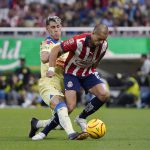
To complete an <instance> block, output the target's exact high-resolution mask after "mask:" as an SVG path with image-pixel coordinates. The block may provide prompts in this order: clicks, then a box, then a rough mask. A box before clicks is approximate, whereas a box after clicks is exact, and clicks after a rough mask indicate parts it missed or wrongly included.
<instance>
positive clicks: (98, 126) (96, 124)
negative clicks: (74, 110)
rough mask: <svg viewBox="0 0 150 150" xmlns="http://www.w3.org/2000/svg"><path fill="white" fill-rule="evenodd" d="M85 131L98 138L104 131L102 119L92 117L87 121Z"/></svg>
mask: <svg viewBox="0 0 150 150" xmlns="http://www.w3.org/2000/svg"><path fill="white" fill-rule="evenodd" d="M86 131H87V133H88V134H89V136H90V137H91V138H93V139H99V138H101V137H103V136H104V135H105V133H106V126H105V124H104V122H103V121H101V120H99V119H92V120H90V121H89V122H88V124H87V127H86Z"/></svg>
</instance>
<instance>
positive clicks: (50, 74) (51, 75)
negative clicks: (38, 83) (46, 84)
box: [46, 67, 55, 78]
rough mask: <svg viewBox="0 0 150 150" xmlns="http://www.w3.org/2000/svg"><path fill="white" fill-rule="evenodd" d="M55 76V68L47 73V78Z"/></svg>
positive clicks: (50, 68)
mask: <svg viewBox="0 0 150 150" xmlns="http://www.w3.org/2000/svg"><path fill="white" fill-rule="evenodd" d="M54 75H55V68H54V67H49V69H48V71H47V72H46V76H47V77H49V78H51V77H53V76H54Z"/></svg>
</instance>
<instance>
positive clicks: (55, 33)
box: [46, 21, 62, 40]
mask: <svg viewBox="0 0 150 150" xmlns="http://www.w3.org/2000/svg"><path fill="white" fill-rule="evenodd" d="M61 27H62V26H61V24H60V23H57V22H54V21H51V22H50V23H49V25H47V27H46V29H47V31H48V33H49V35H50V36H51V37H52V38H53V39H55V40H59V39H60V37H61Z"/></svg>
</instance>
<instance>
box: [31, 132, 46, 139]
mask: <svg viewBox="0 0 150 150" xmlns="http://www.w3.org/2000/svg"><path fill="white" fill-rule="evenodd" d="M45 137H46V135H45V134H44V133H42V132H39V133H38V134H36V135H35V136H33V137H32V140H33V141H38V140H43V139H44V138H45Z"/></svg>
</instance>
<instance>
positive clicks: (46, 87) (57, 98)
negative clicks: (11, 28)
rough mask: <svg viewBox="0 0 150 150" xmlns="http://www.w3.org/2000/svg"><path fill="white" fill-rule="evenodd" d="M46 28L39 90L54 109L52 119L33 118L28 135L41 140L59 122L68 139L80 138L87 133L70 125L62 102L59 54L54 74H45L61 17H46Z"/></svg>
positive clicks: (59, 27) (60, 58)
mask: <svg viewBox="0 0 150 150" xmlns="http://www.w3.org/2000/svg"><path fill="white" fill-rule="evenodd" d="M46 29H47V31H48V33H49V35H50V36H48V37H47V38H46V39H45V40H44V41H43V42H42V43H41V46H40V59H41V78H40V80H39V92H40V95H41V97H42V99H43V100H44V102H45V103H46V104H47V105H48V106H49V107H50V108H51V109H53V110H54V112H55V114H54V117H53V119H51V121H50V120H45V121H38V120H36V119H35V118H33V119H32V121H31V130H30V133H29V137H30V138H32V140H42V139H43V138H45V137H46V136H47V134H48V132H49V131H50V130H52V129H53V128H55V127H56V126H57V125H58V124H59V123H60V125H61V126H62V127H63V128H64V130H65V131H66V133H67V135H68V137H69V139H70V140H74V139H77V140H82V139H84V138H86V137H87V133H77V132H75V131H74V129H73V127H72V123H71V120H70V118H69V116H68V109H67V106H66V103H65V102H64V84H63V78H64V77H63V69H62V68H61V67H62V65H63V59H65V57H63V56H61V57H59V58H58V59H57V60H56V63H57V65H56V66H55V70H53V71H54V72H55V76H53V77H52V78H48V77H47V76H46V72H47V69H48V67H49V64H48V62H49V53H50V52H51V49H52V48H53V47H54V46H55V45H57V44H59V42H60V37H61V19H60V18H59V17H57V16H53V17H48V18H47V20H46ZM44 126H46V127H45V128H44V129H43V130H42V131H41V132H39V133H38V134H36V135H35V133H36V131H37V129H38V128H39V127H44Z"/></svg>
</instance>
